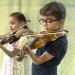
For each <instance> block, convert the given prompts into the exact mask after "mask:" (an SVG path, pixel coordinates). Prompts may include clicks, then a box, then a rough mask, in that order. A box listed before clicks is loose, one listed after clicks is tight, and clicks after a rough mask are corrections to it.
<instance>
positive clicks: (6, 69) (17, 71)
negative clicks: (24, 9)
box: [0, 12, 28, 75]
mask: <svg viewBox="0 0 75 75" xmlns="http://www.w3.org/2000/svg"><path fill="white" fill-rule="evenodd" d="M25 22H26V18H25V16H24V14H22V13H20V12H14V13H11V14H10V15H9V26H10V30H11V31H14V30H16V29H17V28H19V27H20V26H22V25H24V24H25ZM25 29H28V27H27V26H25V27H24V28H21V29H20V30H18V31H17V32H15V33H14V34H13V40H12V42H11V41H9V43H8V45H7V48H5V47H4V46H2V45H1V44H0V48H1V49H2V50H3V51H4V52H5V54H4V59H3V67H2V71H1V74H0V75H24V62H23V61H21V62H18V61H17V60H16V58H17V57H16V56H17V55H18V53H19V50H20V49H21V47H22V46H23V43H25V42H26V39H25V38H24V40H23V39H22V38H20V36H21V35H22V33H23V32H25ZM8 39H9V37H6V38H5V39H4V40H5V41H6V40H8Z"/></svg>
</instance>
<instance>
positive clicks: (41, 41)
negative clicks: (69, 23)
mask: <svg viewBox="0 0 75 75" xmlns="http://www.w3.org/2000/svg"><path fill="white" fill-rule="evenodd" d="M67 32H68V31H66V30H63V31H59V32H51V33H41V34H36V35H29V36H38V37H36V38H35V39H34V40H33V41H31V42H30V43H29V44H28V45H29V47H30V48H31V49H36V48H41V47H43V46H44V45H46V44H47V43H48V42H49V41H55V40H56V39H58V38H59V37H61V36H64V35H66V34H67ZM24 55H25V53H24V50H21V51H20V54H19V56H18V58H17V60H18V61H22V60H23V58H24Z"/></svg>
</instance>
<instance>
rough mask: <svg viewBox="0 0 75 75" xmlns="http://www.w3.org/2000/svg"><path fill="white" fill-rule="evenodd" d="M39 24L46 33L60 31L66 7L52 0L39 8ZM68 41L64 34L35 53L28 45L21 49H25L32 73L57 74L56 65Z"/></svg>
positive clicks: (33, 74)
mask: <svg viewBox="0 0 75 75" xmlns="http://www.w3.org/2000/svg"><path fill="white" fill-rule="evenodd" d="M40 15H41V19H40V20H39V22H40V24H41V25H42V26H43V28H44V29H45V32H46V33H49V32H51V31H56V32H57V31H62V30H63V27H64V22H65V17H66V9H65V6H64V5H63V4H62V3H60V2H57V1H52V2H50V3H48V4H46V5H45V6H44V7H42V8H41V9H40ZM67 46H68V41H67V37H66V35H63V36H60V37H58V38H57V39H56V40H54V41H49V42H48V43H46V44H45V45H44V46H43V47H41V48H39V49H37V51H36V54H34V53H33V52H32V49H30V47H29V46H28V45H25V46H23V48H22V50H25V51H27V53H28V54H29V55H30V57H31V59H32V61H33V63H32V75H57V66H58V65H59V64H60V62H61V61H62V59H63V58H64V56H65V54H66V52H67Z"/></svg>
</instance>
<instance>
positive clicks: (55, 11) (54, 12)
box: [40, 1, 66, 20]
mask: <svg viewBox="0 0 75 75" xmlns="http://www.w3.org/2000/svg"><path fill="white" fill-rule="evenodd" d="M40 15H43V16H55V17H56V19H57V20H61V19H65V17H66V9H65V6H64V5H63V4H62V3H60V2H57V1H52V2H50V3H48V4H46V5H45V6H44V7H42V8H41V9H40Z"/></svg>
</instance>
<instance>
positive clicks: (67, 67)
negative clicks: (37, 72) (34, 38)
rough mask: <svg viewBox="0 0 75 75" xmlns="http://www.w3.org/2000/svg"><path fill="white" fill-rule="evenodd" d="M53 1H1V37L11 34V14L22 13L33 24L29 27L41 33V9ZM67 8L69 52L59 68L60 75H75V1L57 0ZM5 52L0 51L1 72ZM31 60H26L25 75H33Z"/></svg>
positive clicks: (66, 27)
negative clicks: (9, 20)
mask: <svg viewBox="0 0 75 75" xmlns="http://www.w3.org/2000/svg"><path fill="white" fill-rule="evenodd" d="M50 1H53V0H0V35H4V34H5V33H7V32H9V25H8V16H9V14H10V13H13V12H16V11H19V12H22V13H23V14H24V15H25V16H26V18H27V19H30V20H31V22H30V23H29V24H28V27H29V28H30V29H31V30H33V31H40V30H41V29H40V24H39V18H40V17H39V9H40V8H41V7H42V6H44V5H45V4H46V3H48V2H50ZM57 1H59V2H62V3H63V4H64V5H65V7H66V14H67V15H66V20H65V26H64V28H65V29H67V30H68V31H69V33H68V41H69V45H68V50H67V54H66V56H65V58H64V59H63V61H62V62H61V64H60V65H59V66H58V75H75V42H74V41H75V38H74V37H75V33H74V30H75V26H74V25H75V23H74V22H75V0H57ZM3 55H4V52H3V51H2V50H1V49H0V70H1V67H2V63H3ZM31 62H32V61H31V59H30V58H29V57H28V58H27V60H26V59H25V65H24V66H25V75H31Z"/></svg>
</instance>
